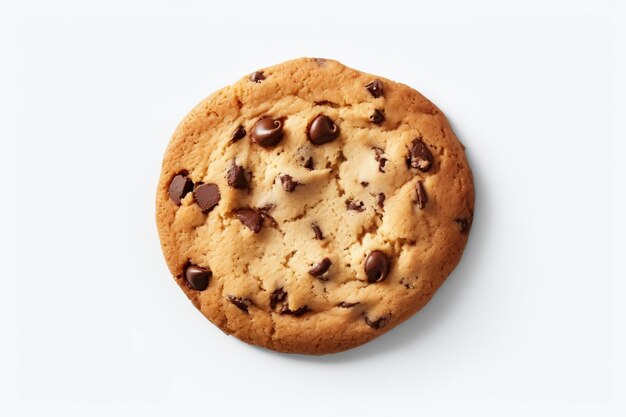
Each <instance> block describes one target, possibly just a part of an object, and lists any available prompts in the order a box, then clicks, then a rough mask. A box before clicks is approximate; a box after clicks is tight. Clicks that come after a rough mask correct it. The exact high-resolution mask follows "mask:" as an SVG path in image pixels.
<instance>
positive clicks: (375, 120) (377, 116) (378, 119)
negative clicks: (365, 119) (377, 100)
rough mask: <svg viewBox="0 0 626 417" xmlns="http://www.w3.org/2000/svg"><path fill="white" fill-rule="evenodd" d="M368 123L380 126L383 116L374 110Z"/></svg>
mask: <svg viewBox="0 0 626 417" xmlns="http://www.w3.org/2000/svg"><path fill="white" fill-rule="evenodd" d="M370 121H371V122H372V123H374V124H376V125H380V124H381V123H382V122H384V121H385V114H384V113H383V112H382V111H380V110H378V109H376V110H374V113H372V115H371V116H370Z"/></svg>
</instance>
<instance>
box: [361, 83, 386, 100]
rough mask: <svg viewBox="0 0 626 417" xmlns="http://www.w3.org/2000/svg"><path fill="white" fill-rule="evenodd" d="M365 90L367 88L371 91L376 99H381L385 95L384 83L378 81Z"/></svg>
mask: <svg viewBox="0 0 626 417" xmlns="http://www.w3.org/2000/svg"><path fill="white" fill-rule="evenodd" d="M365 88H367V91H369V92H370V94H371V95H372V97H374V98H379V97H382V95H383V83H382V82H381V81H380V80H378V79H376V80H374V81H372V82H371V83H369V84H368V85H366V86H365Z"/></svg>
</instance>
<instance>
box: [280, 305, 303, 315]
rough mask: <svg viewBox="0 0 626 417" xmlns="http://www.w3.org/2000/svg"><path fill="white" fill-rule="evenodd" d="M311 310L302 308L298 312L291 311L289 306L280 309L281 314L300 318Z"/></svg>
mask: <svg viewBox="0 0 626 417" xmlns="http://www.w3.org/2000/svg"><path fill="white" fill-rule="evenodd" d="M309 310H310V309H309V307H308V306H302V307H300V308H298V309H296V310H290V309H289V307H288V306H287V305H284V306H283V308H281V309H280V314H289V315H292V316H296V317H300V316H301V315H303V314H304V313H306V312H307V311H309Z"/></svg>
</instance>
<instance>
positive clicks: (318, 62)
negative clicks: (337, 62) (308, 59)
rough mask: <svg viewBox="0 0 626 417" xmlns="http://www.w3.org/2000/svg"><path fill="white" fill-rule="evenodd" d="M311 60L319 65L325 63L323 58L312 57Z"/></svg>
mask: <svg viewBox="0 0 626 417" xmlns="http://www.w3.org/2000/svg"><path fill="white" fill-rule="evenodd" d="M313 60H314V61H315V62H317V65H319V66H320V67H322V66H324V65H325V64H326V59H324V58H313Z"/></svg>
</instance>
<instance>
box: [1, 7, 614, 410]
mask: <svg viewBox="0 0 626 417" xmlns="http://www.w3.org/2000/svg"><path fill="white" fill-rule="evenodd" d="M227 3H229V4H227ZM625 27H626V8H625V7H624V2H618V1H614V2H611V1H600V2H592V1H571V2H565V1H548V2H541V3H540V2H523V1H513V2H510V1H509V2H487V1H470V2H434V1H427V2H411V3H409V2H407V3H399V2H394V1H378V2H368V1H364V2H351V3H348V2H339V1H320V0H316V1H309V2H298V3H296V2H273V1H270V0H256V1H250V2H236V1H234V0H233V1H230V2H223V3H216V4H209V2H171V3H166V2H147V1H145V2H140V1H135V2H123V1H107V2H105V1H102V2H78V1H75V2H74V1H57V2H52V1H50V2H43V1H42V2H38V1H24V2H19V3H17V2H13V3H6V2H4V3H2V6H0V38H1V39H2V40H1V41H0V42H2V44H1V45H2V50H1V54H2V55H1V58H0V67H1V69H0V71H1V75H2V77H1V81H0V82H1V83H2V84H1V85H0V87H1V88H0V96H1V100H2V108H1V109H0V110H2V112H1V114H2V116H1V120H2V129H3V130H2V132H1V133H2V136H1V142H2V152H1V154H2V164H1V165H2V167H1V169H2V177H1V178H2V193H1V194H2V206H1V210H2V216H1V217H2V235H3V236H2V238H3V242H4V243H3V251H2V253H3V255H2V263H3V264H4V265H5V266H4V267H3V270H2V277H1V278H0V279H1V282H2V290H1V291H0V323H1V324H2V328H1V333H0V352H1V353H2V355H1V356H0V385H1V386H0V388H1V390H0V415H3V416H4V415H6V416H22V415H33V416H44V415H62V416H86V415H87V416H112V415H124V416H125V415H130V416H136V415H154V416H158V415H162V416H171V415H207V416H210V415H220V416H221V415H250V416H270V415H271V416H279V415H284V416H352V415H354V416H362V417H368V416H377V417H378V416H394V417H396V416H410V415H413V416H414V415H426V416H460V415H462V416H481V417H488V416H494V417H495V416H497V417H501V416H594V417H600V416H617V415H625V414H622V413H624V412H626V404H625V396H626V381H625V378H626V372H625V370H626V367H625V364H626V362H625V353H624V352H626V334H625V333H626V320H625V318H626V308H625V305H624V303H625V301H626V300H625V297H624V295H625V289H626V285H625V283H624V279H625V278H626V271H625V269H624V266H623V265H622V263H623V259H624V254H625V253H626V250H625V246H624V238H623V237H622V236H623V233H624V224H625V221H624V218H625V217H626V214H625V213H626V206H625V204H624V198H623V196H624V195H623V188H624V186H625V184H624V183H625V181H624V179H625V178H626V175H625V173H626V172H625V168H624V159H625V156H624V155H625V154H626V147H625V146H624V140H625V139H626V129H625V128H624V123H625V119H626V117H625V116H626V94H625V86H626V85H625V78H626V77H625V76H624V74H626V60H625V55H626V29H625ZM299 56H320V57H328V58H335V59H338V60H340V61H342V62H344V63H345V64H347V65H349V66H352V67H355V68H358V69H361V70H363V71H366V72H371V73H374V74H380V75H383V76H386V77H388V78H391V79H395V80H398V81H401V82H404V83H406V84H409V85H411V86H413V87H415V88H417V89H418V90H420V91H421V92H422V93H423V94H425V95H426V96H427V97H429V98H430V99H431V100H433V101H434V102H435V103H436V104H437V105H438V106H440V107H441V108H442V109H443V110H444V112H446V114H447V115H448V116H449V119H450V121H451V123H452V125H453V128H454V129H455V130H456V132H457V134H458V136H459V138H460V139H461V140H462V142H463V143H464V144H465V145H466V146H467V153H468V157H469V159H470V162H471V165H472V167H473V170H474V175H475V181H476V184H475V185H476V217H475V220H474V226H473V229H472V233H471V237H470V241H469V244H468V247H467V249H466V252H465V255H464V257H463V259H462V261H461V263H460V265H459V266H458V268H457V269H456V270H455V272H454V273H453V274H452V275H451V276H450V278H449V280H448V281H447V282H446V284H445V285H444V286H443V287H442V288H441V290H440V291H439V292H438V293H437V295H436V296H435V298H434V299H433V300H432V302H431V303H430V304H429V305H428V306H427V307H426V308H425V309H424V310H422V312H420V313H419V314H418V315H416V316H415V317H414V318H412V319H411V320H410V321H408V322H407V323H405V324H404V325H401V326H400V327H398V328H396V329H395V330H393V331H391V332H390V333H388V334H387V335H385V336H383V337H381V338H380V339H378V340H376V341H374V342H372V343H369V344H367V345H366V346H364V347H362V348H359V349H355V350H353V351H350V352H347V353H343V354H338V355H331V356H325V357H306V356H298V355H291V356H290V355H284V354H277V353H273V352H270V351H267V350H264V349H260V348H255V347H251V346H248V345H245V344H243V343H241V342H239V341H237V340H236V339H234V338H232V337H227V336H225V335H223V334H222V333H221V332H220V331H219V330H218V329H217V328H215V327H214V326H212V325H211V324H210V323H209V322H207V321H206V320H205V319H204V318H203V317H202V316H201V315H200V314H199V313H198V312H197V311H196V310H195V309H194V307H193V306H192V305H191V303H189V302H188V301H187V299H186V298H185V297H184V295H183V294H182V293H181V291H180V290H179V289H178V288H177V286H176V284H175V283H174V281H173V280H172V279H171V277H170V276H169V273H168V270H167V268H166V266H165V262H164V261H163V258H162V256H161V252H160V246H159V242H158V237H157V231H156V227H155V222H154V216H153V211H154V193H155V187H156V183H157V179H158V176H159V171H160V163H161V158H162V155H163V151H164V150H165V147H166V145H167V142H168V139H169V136H170V134H171V133H172V131H173V129H174V128H175V126H176V124H177V123H178V121H179V120H180V119H181V118H182V117H183V116H184V115H185V114H186V113H187V111H189V110H190V109H191V108H192V107H193V106H194V105H195V104H196V103H197V102H198V101H200V100H201V99H202V98H203V97H205V96H206V95H208V94H209V93H211V92H213V91H214V90H216V89H218V88H220V87H222V86H224V85H227V84H230V83H232V82H234V81H235V80H237V79H238V78H239V77H241V76H243V75H245V74H247V73H250V72H252V71H254V70H256V69H259V68H262V67H264V66H269V65H272V64H275V63H279V62H281V61H283V60H286V59H291V58H295V57H299ZM618 191H619V193H618Z"/></svg>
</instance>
